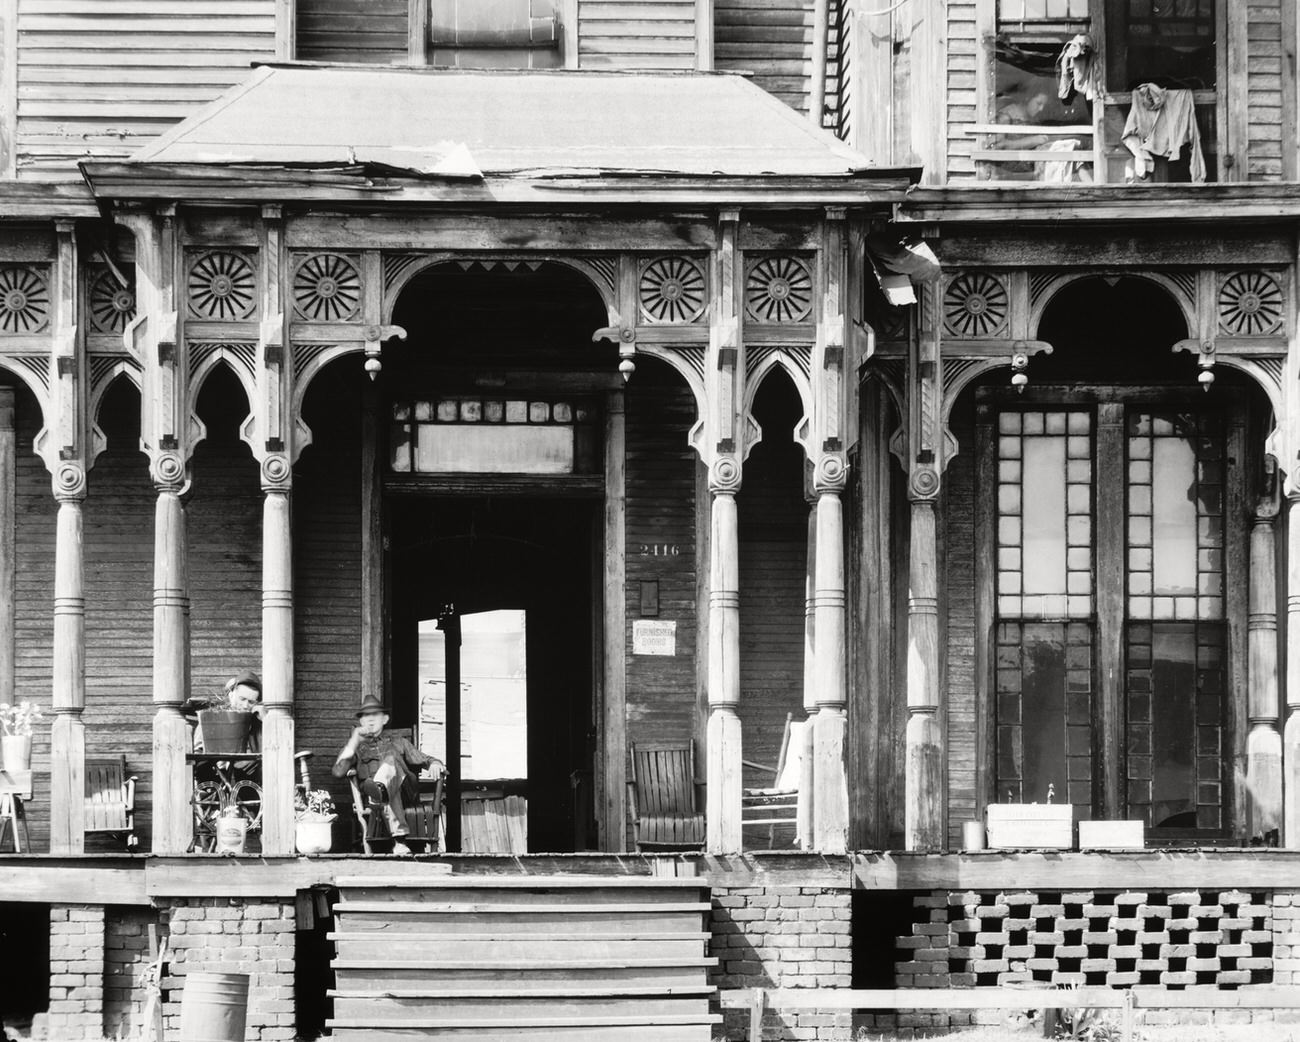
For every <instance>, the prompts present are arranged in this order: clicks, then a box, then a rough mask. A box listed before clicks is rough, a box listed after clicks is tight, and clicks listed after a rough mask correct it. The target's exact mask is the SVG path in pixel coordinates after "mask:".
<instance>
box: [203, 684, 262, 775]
mask: <svg viewBox="0 0 1300 1042" xmlns="http://www.w3.org/2000/svg"><path fill="white" fill-rule="evenodd" d="M261 695H262V682H261V680H259V679H258V677H257V674H256V673H251V672H247V671H246V672H243V673H238V674H236V675H235V676H233V677H231V678H230V680H228V681H227V682H226V685H225V688H224V689H223V690H222V691H219V692H217V693H216V694H214V695H211V696H210V697H208V698H206V699H203V700H202V701H201V702H197V700H196V702H197V704H196V705H195V708H196V709H197V710H198V735H200V736H201V738H200V739H197V740H196V741H201V742H202V745H203V751H204V752H206V753H228V754H230V755H238V754H240V753H246V752H260V751H261V745H260V741H259V737H260V724H259V723H258V714H257V712H256V710H257V708H258V706H259V701H260V699H261Z"/></svg>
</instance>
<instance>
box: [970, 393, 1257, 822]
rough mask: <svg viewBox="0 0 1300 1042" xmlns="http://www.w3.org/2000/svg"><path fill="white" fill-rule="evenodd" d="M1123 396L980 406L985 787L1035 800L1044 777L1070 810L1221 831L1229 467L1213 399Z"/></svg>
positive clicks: (998, 794) (1041, 796)
mask: <svg viewBox="0 0 1300 1042" xmlns="http://www.w3.org/2000/svg"><path fill="white" fill-rule="evenodd" d="M989 397H996V396H993V395H990V396H989ZM1127 397H1128V398H1129V399H1130V401H1129V402H1128V404H1123V403H1122V402H1120V401H1115V400H1113V399H1112V400H1109V401H1107V400H1105V399H1104V397H1102V398H1099V399H1097V400H1095V401H1093V402H1091V403H1089V404H1074V403H1072V404H1071V405H1070V406H1069V407H1059V408H1052V407H1041V406H1040V407H1039V408H1035V407H1034V406H1033V405H1032V404H1029V403H1025V404H1024V405H1019V404H1018V405H1017V406H1016V407H1014V408H1010V407H1008V408H1001V409H997V410H992V411H988V412H984V413H982V415H983V416H984V419H982V420H981V422H982V423H984V424H987V427H986V430H987V432H988V437H987V439H986V450H985V451H987V452H989V453H990V454H992V455H993V456H994V457H995V458H993V459H990V460H988V462H987V464H986V466H985V468H984V471H983V473H985V474H987V475H989V477H990V478H992V479H994V480H995V487H994V488H993V489H991V490H989V491H990V493H991V494H988V495H986V501H988V502H989V503H990V507H989V509H990V510H991V512H992V513H991V516H989V517H988V522H989V523H991V524H992V525H993V526H994V527H993V532H992V534H991V538H990V541H989V542H990V544H991V545H990V547H989V550H988V551H986V557H985V560H986V562H987V566H989V567H991V568H992V570H993V574H992V575H990V576H988V579H987V580H986V581H990V582H991V583H992V584H993V589H992V591H991V594H992V597H991V604H992V606H993V610H994V612H995V617H994V618H993V619H992V620H990V622H991V625H992V633H991V644H992V647H991V649H990V650H991V652H992V655H993V661H992V670H991V675H990V677H989V679H990V681H991V682H992V685H993V690H992V691H991V693H990V694H991V708H992V715H993V720H992V730H991V731H990V732H988V733H989V736H990V737H991V738H992V740H993V741H994V743H995V748H994V749H993V750H992V752H993V756H992V763H991V773H990V776H989V781H990V783H991V784H992V785H993V787H994V792H992V793H990V795H991V796H992V797H993V798H995V799H997V800H1007V799H1011V800H1015V801H1029V802H1033V801H1038V802H1041V801H1043V800H1045V799H1046V798H1047V794H1048V791H1049V788H1050V789H1051V790H1052V791H1053V792H1054V793H1055V798H1056V799H1057V800H1058V801H1068V802H1070V803H1072V804H1074V806H1075V808H1076V813H1077V815H1078V816H1079V817H1081V818H1086V817H1089V816H1091V815H1093V814H1094V813H1097V812H1104V813H1106V814H1109V815H1118V816H1128V817H1134V818H1141V819H1143V820H1144V821H1145V822H1146V823H1147V825H1148V827H1149V828H1151V829H1155V830H1161V831H1160V833H1158V834H1164V835H1168V836H1171V837H1172V836H1177V835H1178V834H1186V835H1188V836H1201V837H1204V836H1206V835H1209V834H1222V831H1223V830H1224V829H1225V828H1227V826H1228V822H1227V821H1226V819H1225V817H1224V808H1225V806H1226V802H1227V801H1226V799H1225V785H1226V782H1225V765H1226V764H1227V759H1226V748H1227V735H1226V720H1227V718H1228V706H1229V701H1230V692H1229V686H1228V685H1229V681H1228V678H1229V676H1230V673H1229V670H1228V657H1229V654H1230V651H1231V649H1230V647H1229V637H1230V634H1229V631H1228V629H1227V626H1226V623H1225V621H1224V620H1225V617H1226V614H1227V611H1226V604H1227V596H1228V595H1227V592H1226V591H1227V587H1228V582H1229V580H1230V576H1229V572H1228V558H1229V554H1228V546H1229V545H1230V542H1231V540H1232V539H1233V538H1240V535H1241V533H1240V532H1239V531H1237V532H1236V535H1235V536H1234V532H1233V530H1230V529H1229V528H1228V520H1229V519H1228V517H1227V515H1226V513H1225V509H1224V504H1225V500H1226V499H1227V498H1228V495H1229V490H1228V483H1229V482H1230V481H1238V482H1239V481H1240V477H1239V476H1236V477H1234V476H1233V474H1230V473H1229V472H1228V470H1227V468H1226V467H1225V461H1226V458H1227V456H1228V452H1227V443H1226V425H1225V419H1224V414H1223V412H1222V411H1220V410H1216V409H1214V408H1213V407H1207V406H1204V405H1199V403H1198V405H1199V407H1198V408H1188V409H1187V410H1185V411H1175V410H1167V409H1162V408H1152V407H1151V406H1148V405H1145V404H1143V402H1142V397H1141V396H1140V395H1135V394H1130V395H1128V396H1127ZM1043 398H1044V400H1046V398H1047V396H1046V395H1044V396H1043ZM1075 400H1076V401H1077V400H1078V396H1076V399H1075ZM1188 403H1189V405H1190V403H1191V399H1188ZM1239 527H1240V525H1239V522H1238V528H1239ZM1098 576H1103V577H1105V582H1103V583H1101V584H1100V585H1099V582H1098ZM1105 720H1110V721H1111V722H1110V723H1109V724H1107V723H1105V722H1104V721H1105ZM1107 736H1112V737H1109V738H1108V737H1107ZM1107 742H1110V743H1111V746H1112V747H1109V748H1107V747H1106V746H1105V743H1107Z"/></svg>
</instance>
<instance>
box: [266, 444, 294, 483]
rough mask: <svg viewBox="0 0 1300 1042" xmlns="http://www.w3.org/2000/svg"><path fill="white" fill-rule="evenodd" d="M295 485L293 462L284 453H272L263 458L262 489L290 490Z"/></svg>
mask: <svg viewBox="0 0 1300 1042" xmlns="http://www.w3.org/2000/svg"><path fill="white" fill-rule="evenodd" d="M292 485H293V464H291V463H290V462H289V457H288V456H286V455H284V454H283V453H279V452H276V453H271V454H270V455H268V456H266V457H265V458H264V459H263V460H262V491H263V492H288V491H289V489H290V487H291V486H292Z"/></svg>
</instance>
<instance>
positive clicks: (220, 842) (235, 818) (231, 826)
mask: <svg viewBox="0 0 1300 1042" xmlns="http://www.w3.org/2000/svg"><path fill="white" fill-rule="evenodd" d="M247 839H248V819H247V818H245V817H244V816H243V814H241V813H240V810H239V807H238V806H236V805H235V804H233V803H232V804H229V805H227V806H225V807H222V808H221V810H219V811H218V812H217V845H216V851H217V853H218V854H242V853H243V852H244V843H245V841H246V840H247Z"/></svg>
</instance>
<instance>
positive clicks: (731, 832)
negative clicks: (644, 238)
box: [701, 210, 745, 854]
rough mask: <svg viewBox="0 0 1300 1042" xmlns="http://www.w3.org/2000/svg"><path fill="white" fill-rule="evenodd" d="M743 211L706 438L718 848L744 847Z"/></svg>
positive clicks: (724, 247)
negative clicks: (739, 498)
mask: <svg viewBox="0 0 1300 1042" xmlns="http://www.w3.org/2000/svg"><path fill="white" fill-rule="evenodd" d="M739 224H740V214H739V212H737V211H734V210H728V211H724V212H722V213H721V214H719V217H718V245H717V249H716V250H715V251H714V254H713V265H712V267H713V272H712V274H713V278H712V288H713V299H712V302H711V303H712V307H711V311H710V324H709V351H708V362H707V364H706V370H707V381H706V387H707V394H708V398H707V401H706V410H707V412H706V423H705V425H704V438H705V445H704V446H703V451H702V452H701V455H702V456H704V458H705V459H706V460H708V461H709V493H710V497H711V500H710V501H711V506H712V510H711V513H710V530H709V631H708V633H709V722H708V728H707V732H706V735H705V744H706V745H707V754H706V769H707V784H708V798H707V801H706V807H705V821H706V829H707V838H706V846H707V848H708V850H709V852H710V853H712V854H726V853H734V852H735V851H738V850H740V849H741V846H742V838H741V828H740V804H741V799H740V797H741V756H742V752H741V727H740V717H739V715H737V710H738V708H739V706H740V533H739V529H738V526H737V520H736V517H737V515H736V493H737V492H739V491H740V483H741V461H742V460H743V459H744V425H743V424H742V423H741V419H740V412H741V408H742V406H741V403H742V402H743V401H744V394H743V381H744V373H745V359H744V343H743V340H742V339H741V336H740V308H739V299H740V289H739V284H740V283H741V281H742V279H743V277H744V262H743V260H742V259H741V257H740V251H739V249H738V247H737V239H738V228H739Z"/></svg>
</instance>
